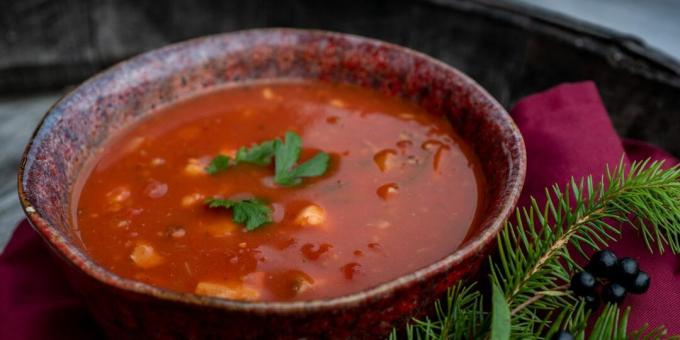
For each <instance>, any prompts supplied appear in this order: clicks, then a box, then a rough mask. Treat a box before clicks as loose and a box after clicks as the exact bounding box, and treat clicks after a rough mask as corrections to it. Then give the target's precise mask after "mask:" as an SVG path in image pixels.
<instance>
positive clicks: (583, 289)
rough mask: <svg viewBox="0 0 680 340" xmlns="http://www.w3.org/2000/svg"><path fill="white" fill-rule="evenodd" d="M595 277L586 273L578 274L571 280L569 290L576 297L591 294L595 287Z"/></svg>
mask: <svg viewBox="0 0 680 340" xmlns="http://www.w3.org/2000/svg"><path fill="white" fill-rule="evenodd" d="M596 283H597V282H596V281H595V276H593V274H591V273H588V272H578V273H576V274H574V276H573V277H572V278H571V285H570V286H569V289H571V290H572V291H573V292H574V294H576V295H577V296H585V295H586V294H589V293H592V292H593V290H594V289H595V285H596Z"/></svg>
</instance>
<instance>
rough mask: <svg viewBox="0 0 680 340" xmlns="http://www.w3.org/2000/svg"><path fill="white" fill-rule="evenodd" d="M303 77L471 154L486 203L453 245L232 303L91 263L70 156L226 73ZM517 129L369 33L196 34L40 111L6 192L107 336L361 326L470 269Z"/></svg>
mask: <svg viewBox="0 0 680 340" xmlns="http://www.w3.org/2000/svg"><path fill="white" fill-rule="evenodd" d="M273 78H276V79H316V80H321V81H328V82H343V83H351V84H356V85H359V86H363V87H368V88H372V89H375V90H377V91H379V92H382V93H385V94H388V95H391V96H400V97H403V98H406V99H408V100H411V101H413V102H415V103H417V104H419V105H420V106H422V107H423V108H425V109H426V110H427V111H428V112H430V113H431V114H433V115H444V116H446V117H448V118H449V120H450V122H451V124H452V125H453V126H454V128H455V129H456V130H457V131H458V133H460V135H461V136H463V138H464V139H465V140H467V142H469V143H470V144H471V145H472V147H473V148H474V150H475V152H476V153H477V155H478V156H479V158H480V160H481V164H482V167H483V170H484V173H485V176H486V181H487V189H488V193H487V197H488V200H487V204H486V206H485V207H483V208H482V209H483V214H482V218H481V224H480V226H479V227H478V228H477V229H476V231H475V232H474V234H473V235H471V236H470V237H469V238H468V240H467V241H466V242H465V243H464V244H463V245H462V246H461V247H460V248H459V249H458V250H456V251H455V252H454V253H452V254H450V255H448V256H447V257H445V258H443V259H441V260H439V261H437V262H435V263H432V264H431V265H429V266H427V267H424V268H421V269H419V270H417V271H415V272H412V273H410V274H407V275H403V276H401V277H399V278H397V279H394V280H392V281H389V282H385V283H383V284H380V285H378V286H375V287H373V288H370V289H367V290H364V291H360V292H356V293H353V294H351V295H346V296H342V297H337V298H330V299H326V300H315V301H298V302H242V301H230V300H224V299H220V298H211V297H206V296H197V295H194V294H189V293H179V292H174V291H168V290H164V289H160V288H157V287H154V286H151V285H148V284H145V283H142V282H136V281H133V280H130V279H126V278H122V277H120V276H118V275H116V274H114V273H112V272H110V271H108V270H106V269H104V268H103V267H101V266H99V265H98V264H97V263H95V262H94V261H93V260H92V259H91V258H90V257H89V256H88V253H87V252H86V251H85V250H84V248H83V244H82V242H81V241H80V239H79V238H78V235H77V232H76V231H75V230H74V228H73V224H72V218H71V207H70V200H71V195H72V193H73V191H74V188H73V187H74V183H75V182H76V178H78V176H79V173H80V172H81V169H82V168H83V164H84V163H85V162H86V161H87V160H88V159H89V158H91V157H92V156H93V155H94V154H95V153H96V151H97V149H98V148H99V147H100V146H101V145H103V144H104V143H105V142H106V141H107V140H108V138H109V137H110V136H112V135H115V134H116V133H117V132H118V131H120V130H121V129H123V128H125V127H127V126H129V125H131V124H134V123H135V122H137V121H139V120H140V119H142V118H144V117H145V116H146V115H148V114H152V113H153V111H154V110H156V109H157V108H160V107H163V106H166V105H170V104H172V103H173V102H176V101H178V100H181V99H183V98H186V97H189V96H192V95H195V94H197V93H201V92H204V91H210V90H211V89H213V88H215V87H218V86H223V85H225V84H228V83H238V82H247V81H251V80H256V79H273ZM525 166H526V156H525V150H524V144H523V141H522V137H521V135H520V133H519V131H518V130H517V127H516V126H515V124H514V123H513V121H512V119H511V118H510V116H509V115H508V114H507V112H506V111H505V110H504V109H503V107H501V106H500V105H499V104H498V102H497V101H496V100H494V99H493V98H492V97H491V96H490V95H489V94H488V93H487V92H486V91H485V90H484V89H482V88H481V87H480V86H479V85H478V84H477V83H475V82H474V81H473V80H471V79H470V78H468V77H467V76H466V75H465V74H463V73H461V72H460V71H458V70H456V69H454V68H452V67H450V66H448V65H446V64H444V63H442V62H440V61H437V60H435V59H433V58H430V57H428V56H426V55H424V54H421V53H418V52H416V51H413V50H410V49H407V48H404V47H400V46H396V45H393V44H389V43H385V42H381V41H376V40H372V39H368V38H363V37H358V36H353V35H348V34H339V33H330V32H321V31H310V30H294V29H257V30H249V31H242V32H236V33H229V34H222V35H215V36H208V37H204V38H198V39H193V40H189V41H186V42H182V43H178V44H174V45H171V46H168V47H165V48H161V49H158V50H154V51H151V52H148V53H145V54H142V55H140V56H137V57H135V58H132V59H130V60H128V61H125V62H122V63H120V64H117V65H115V66H113V67H111V68H110V69H108V70H106V71H104V72H102V73H100V74H98V75H96V76H95V77H93V78H91V79H89V80H87V81H86V82H84V83H83V84H82V85H80V86H79V87H77V88H76V89H75V90H73V91H72V92H71V93H69V94H68V95H66V96H65V97H64V98H62V99H61V100H60V101H59V102H57V103H56V104H55V105H54V106H53V107H52V108H51V109H50V110H49V112H48V113H47V114H46V116H45V118H44V119H43V120H42V122H41V123H40V125H39V126H38V128H37V129H36V131H35V134H34V135H33V138H32V139H31V141H30V143H29V144H28V146H27V148H26V152H25V154H24V158H23V161H22V164H21V168H20V170H19V196H20V199H21V203H22V205H23V208H24V210H25V212H26V215H27V216H28V219H29V221H30V222H31V224H32V225H33V227H34V228H35V229H36V230H37V231H38V232H39V233H40V235H41V236H42V237H43V239H44V240H45V242H47V243H48V244H49V245H50V246H51V248H52V249H53V250H54V252H55V253H56V254H57V255H58V256H59V257H60V258H61V259H62V260H63V263H64V264H65V265H64V269H65V271H66V273H67V277H68V278H69V281H70V283H71V284H72V285H73V286H74V288H75V289H76V290H77V291H79V292H80V293H81V294H82V295H83V297H84V301H86V303H87V304H88V306H89V307H90V309H91V311H92V313H93V315H94V316H95V318H96V319H97V320H98V322H99V323H100V324H101V326H102V327H103V328H104V329H105V331H106V332H108V333H109V334H110V335H111V337H112V338H114V339H122V338H131V337H134V338H233V337H249V338H253V337H281V338H299V337H318V336H324V337H331V338H346V337H352V338H373V337H377V336H384V335H385V334H387V333H389V332H390V330H391V329H392V327H394V326H400V325H403V324H404V323H405V322H406V321H407V320H408V319H409V318H411V317H413V316H416V315H420V314H422V313H423V311H425V310H426V309H427V308H428V306H430V305H431V304H432V303H433V301H434V300H435V299H436V298H437V297H439V296H441V294H442V293H443V292H444V291H445V290H446V288H447V287H449V286H451V285H452V284H454V283H455V282H457V281H458V280H461V279H464V278H469V277H471V276H473V275H475V273H476V272H477V271H478V268H479V267H480V264H481V262H482V261H484V260H485V258H486V256H487V255H488V253H489V251H490V249H491V248H492V247H493V245H494V244H495V242H494V238H495V236H496V235H497V234H498V232H499V230H500V229H501V226H502V224H503V221H504V220H505V219H506V218H507V217H508V215H509V214H510V212H511V210H512V209H513V207H514V205H515V203H516V201H517V199H518V196H519V194H520V190H521V187H522V184H523V182H524V176H525Z"/></svg>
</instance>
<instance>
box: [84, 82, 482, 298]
mask: <svg viewBox="0 0 680 340" xmlns="http://www.w3.org/2000/svg"><path fill="white" fill-rule="evenodd" d="M295 135H297V136H299V137H300V139H301V148H302V152H301V156H300V159H299V160H298V161H297V162H296V163H295V164H294V165H293V166H292V167H288V168H286V167H285V164H283V163H285V161H284V158H285V157H288V156H290V155H293V154H294V148H293V149H291V148H292V145H294V143H293V142H294V140H293V137H295ZM289 137H290V138H291V139H290V140H289V139H288V138H289ZM263 142H266V143H269V144H267V145H265V146H263V147H262V150H260V151H262V152H263V154H265V155H269V154H267V153H266V152H265V151H272V150H277V151H276V154H274V153H271V155H269V163H267V164H253V163H249V162H238V163H236V162H235V161H234V158H236V157H238V150H239V148H242V147H245V148H250V147H252V146H254V145H258V144H260V143H263ZM289 142H290V144H289ZM284 145H285V146H286V147H288V149H286V147H284ZM270 147H273V149H272V148H270ZM265 149H266V150H265ZM263 150H264V151H263ZM291 150H293V151H291ZM250 151H253V150H250ZM272 152H273V151H272ZM286 152H288V154H285V153H286ZM322 154H327V155H328V156H329V158H328V159H326V162H324V160H323V159H321V158H324V157H325V156H324V157H321V156H319V155H322ZM218 155H222V156H221V157H222V161H224V159H227V157H228V162H231V163H224V162H222V161H219V162H218V161H213V160H215V159H216V156H218ZM258 155H260V154H258ZM286 155H288V156H286ZM251 156H252V153H251ZM316 156H318V158H319V160H315V161H313V162H310V163H315V164H312V165H310V166H309V167H310V168H311V167H314V168H315V171H317V172H321V170H324V171H323V173H322V174H320V175H314V176H311V175H310V176H303V177H290V178H292V179H291V180H290V181H288V182H286V178H285V175H286V173H285V171H281V174H282V176H281V178H279V177H278V175H279V172H280V171H279V170H280V169H278V168H279V167H280V166H281V167H282V168H283V170H286V169H288V170H289V172H288V174H293V173H295V174H300V173H302V170H295V169H297V168H298V167H301V164H303V163H305V162H306V161H309V160H310V159H312V158H315V157H316ZM290 157H293V158H295V157H294V156H290ZM264 158H266V157H264ZM220 162H222V163H220ZM262 163H265V162H262ZM322 163H323V164H322ZM225 164H229V165H228V166H226V167H224V168H221V167H220V166H219V165H222V166H223V165H225ZM282 164H283V165H282ZM324 166H325V168H323V167H324ZM305 167H306V166H305ZM322 168H323V169H322ZM215 169H219V170H218V171H214V170H215ZM312 172H313V171H312V170H309V172H308V173H307V174H311V173H312ZM290 178H288V179H290ZM277 181H280V182H277ZM291 181H292V182H291ZM298 181H299V183H295V182H298ZM280 183H286V185H283V184H280ZM291 183H292V184H291ZM483 192H484V181H483V177H482V175H481V170H480V166H479V165H478V160H477V158H476V157H475V155H474V154H473V153H471V151H470V148H469V147H468V146H467V145H466V144H465V143H464V142H463V141H462V140H461V139H460V138H459V137H458V136H457V135H456V134H455V133H454V131H453V129H452V128H451V126H450V125H449V123H448V122H447V121H446V119H445V118H443V117H437V116H434V115H431V114H428V113H427V112H425V111H423V110H422V109H421V108H419V107H418V106H415V105H414V104H412V103H410V102H407V101H404V100H402V99H399V98H394V97H388V96H386V95H382V94H379V93H377V92H374V91H372V90H368V89H364V88H359V87H355V86H349V85H338V84H329V83H322V82H293V81H291V82H280V83H252V84H248V85H239V86H234V87H228V88H222V89H219V90H216V91H214V92H211V93H207V94H202V95H200V96H196V97H193V98H190V99H188V100H185V101H182V102H179V103H177V104H174V105H172V106H170V107H167V108H163V109H161V110H159V111H158V112H155V113H153V114H151V115H150V117H149V118H146V119H144V120H143V121H142V122H140V123H138V124H136V125H135V126H133V127H132V128H130V129H128V130H126V131H124V132H123V133H121V135H119V136H117V137H116V138H114V139H113V140H112V141H110V142H108V143H107V144H106V145H105V146H104V147H103V148H102V151H101V152H100V153H99V155H98V156H97V157H96V159H95V160H94V161H93V162H92V164H90V166H89V167H86V169H85V170H84V172H83V176H82V179H81V182H80V183H79V189H78V190H77V191H76V192H75V193H74V209H73V211H74V216H73V218H74V220H75V222H76V226H77V228H78V232H79V234H80V237H81V239H82V242H83V244H84V245H85V248H86V250H87V251H88V252H89V253H90V254H91V256H92V257H93V258H94V259H95V260H96V261H97V262H99V263H100V264H101V265H103V266H104V267H106V268H108V269H109V270H111V271H112V272H114V273H116V274H119V275H121V276H123V277H127V278H130V279H135V280H139V281H143V282H146V283H149V284H151V285H155V286H158V287H162V288H166V289H170V290H175V291H182V292H194V293H197V294H202V295H212V296H218V297H223V298H227V299H237V300H265V301H287V300H310V299H323V298H329V297H337V296H340V295H345V294H348V293H353V292H357V291H359V290H362V289H366V288H370V287H372V286H376V285H378V284H380V283H383V282H386V281H388V280H391V279H394V278H396V277H398V276H400V275H402V274H406V273H408V272H411V271H414V270H417V269H419V268H421V267H424V266H426V265H429V264H431V263H433V262H435V261H436V260H439V259H441V258H443V257H445V256H446V255H448V254H450V253H452V252H453V251H455V250H456V249H457V248H458V247H459V246H460V244H461V243H462V242H463V240H464V239H465V237H466V235H467V234H468V231H469V230H470V229H471V228H473V227H474V226H475V218H476V215H477V214H478V211H479V210H480V209H481V207H482V206H483V201H484V197H483V196H484V195H483ZM209 199H214V200H215V202H222V203H225V202H229V203H228V204H226V205H225V206H223V207H213V208H211V207H209V206H208V204H206V200H209ZM227 200H228V201H227ZM234 202H240V203H244V202H251V203H252V206H249V207H245V205H244V206H241V207H236V206H235V205H232V206H229V207H227V206H228V205H229V204H233V203H234ZM237 205H238V204H237ZM255 206H256V207H258V209H260V210H258V211H253V210H252V209H251V210H248V209H246V208H250V207H255ZM238 209H242V210H240V212H243V214H244V215H245V216H246V218H253V219H255V217H259V218H260V219H259V220H248V221H252V222H253V223H260V225H258V226H256V227H254V228H251V227H252V225H248V226H247V225H246V223H249V222H244V221H243V220H242V221H241V223H239V222H237V221H236V220H237V219H238V217H237V216H235V215H237V210H238ZM267 211H268V212H269V215H267V214H266V212H267ZM258 212H261V213H264V214H260V215H257V216H255V215H250V214H255V213H258ZM262 218H264V219H265V220H266V219H267V218H268V219H269V220H268V221H270V222H263V223H261V222H262V221H263V219H262ZM246 227H248V228H246ZM249 229H251V230H249Z"/></svg>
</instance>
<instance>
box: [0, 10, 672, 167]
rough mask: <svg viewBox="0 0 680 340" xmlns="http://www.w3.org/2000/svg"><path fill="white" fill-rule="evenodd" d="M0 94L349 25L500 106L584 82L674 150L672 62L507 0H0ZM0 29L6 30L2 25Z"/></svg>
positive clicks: (640, 131)
mask: <svg viewBox="0 0 680 340" xmlns="http://www.w3.org/2000/svg"><path fill="white" fill-rule="evenodd" d="M0 11H2V12H3V14H5V15H3V16H1V17H0V31H2V32H7V33H6V34H3V35H0V51H3V54H2V57H0V93H3V92H4V93H8V92H23V93H26V92H29V93H30V92H34V91H36V90H44V89H54V88H63V87H65V86H68V85H72V84H76V83H78V82H79V81H81V80H82V79H84V78H86V77H88V76H90V75H91V74H93V73H94V72H96V71H97V70H99V69H102V68H104V67H106V66H108V65H110V64H111V63H113V62H115V61H118V60H120V59H123V58H125V57H128V56H130V55H134V54H137V53H139V52H141V51H144V50H148V49H151V48H155V47H159V46H162V45H165V44H168V43H171V42H175V41H180V40H184V39H188V38H191V37H195V36H200V35H205V34H211V33H216V32H224V31H233V30H238V29H244V28H252V27H266V26H287V27H304V28H319V29H325V30H334V31H341V32H351V33H356V34H360V35H365V36H370V37H375V38H379V39H383V40H387V41H391V42H395V43H398V44H401V45H405V46H409V47H412V48H414V49H417V50H420V51H423V52H425V53H427V54H430V55H432V56H434V57H436V58H439V59H441V60H443V61H445V62H447V63H449V64H451V65H453V66H455V67H457V68H459V69H461V70H463V71H464V72H466V73H468V74H469V75H470V76H472V77H473V78H475V79H476V80H477V81H479V82H480V83H481V84H482V85H483V86H485V87H486V88H487V89H488V90H489V91H490V92H491V93H492V94H493V95H494V96H496V98H498V99H499V100H500V101H501V103H502V104H503V105H505V106H506V107H510V106H511V105H512V104H513V103H514V102H515V101H516V100H517V99H518V98H520V97H522V96H524V95H526V94H529V93H532V92H535V91H538V90H541V89H545V88H547V87H550V86H552V85H555V84H558V83H561V82H567V81H578V80H585V79H592V80H594V81H595V82H596V83H597V85H598V86H599V88H600V90H601V93H602V97H603V99H604V101H605V104H606V106H607V108H608V109H609V112H610V114H611V116H612V118H613V120H614V124H615V126H616V128H617V129H618V131H619V132H620V133H621V134H622V135H625V136H628V137H634V138H639V139H644V140H648V141H650V142H652V143H655V144H657V145H659V146H662V147H664V148H666V149H668V150H670V151H671V152H673V153H674V154H676V155H680V133H679V132H680V64H678V62H677V61H675V60H673V59H672V58H670V57H668V56H666V55H664V54H663V53H660V52H658V51H655V50H653V49H651V48H649V47H646V46H645V45H644V43H643V42H642V41H640V40H639V39H636V38H634V37H630V36H626V35H621V34H618V33H616V32H613V31H610V30H606V29H602V28H598V27H595V26H592V25H589V24H585V23H583V22H580V21H577V20H574V19H571V18H567V17H564V16H561V15H557V14H555V13H551V12H546V11H543V10H538V9H536V8H533V7H528V6H523V5H518V4H516V3H510V2H506V1H491V0H475V1H462V0H422V1H372V2H366V1H361V2H355V1H337V0H326V1H316V0H278V1H276V2H264V1H252V0H238V1H213V2H198V1H191V0H180V1H170V2H164V3H163V4H162V5H161V4H159V3H158V2H155V1H151V0H144V1H138V0H121V1H116V2H97V3H93V2H90V1H88V0H69V1H26V2H24V1H19V2H6V3H2V4H0ZM3 26H4V27H3Z"/></svg>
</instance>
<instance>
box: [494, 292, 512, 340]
mask: <svg viewBox="0 0 680 340" xmlns="http://www.w3.org/2000/svg"><path fill="white" fill-rule="evenodd" d="M492 291H493V292H492V295H491V304H492V306H491V340H507V339H510V326H511V325H510V307H508V303H507V301H505V295H504V294H503V291H502V290H501V289H500V287H498V285H497V284H495V283H494V284H493V286H492Z"/></svg>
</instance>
